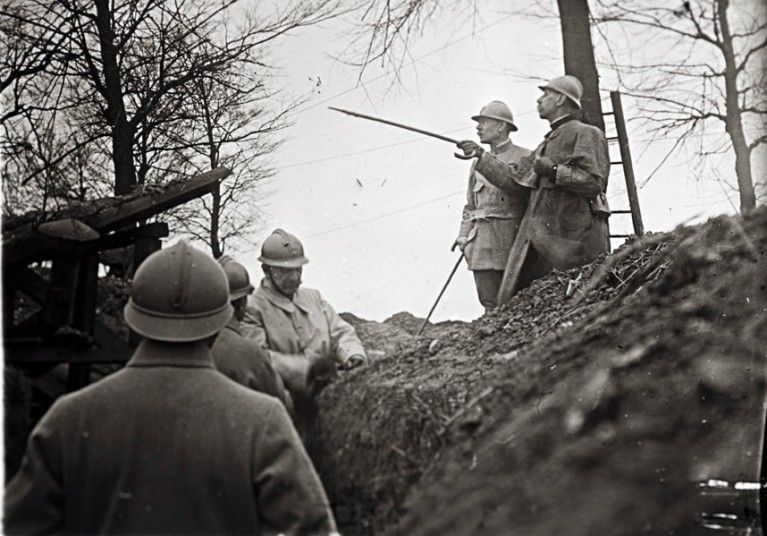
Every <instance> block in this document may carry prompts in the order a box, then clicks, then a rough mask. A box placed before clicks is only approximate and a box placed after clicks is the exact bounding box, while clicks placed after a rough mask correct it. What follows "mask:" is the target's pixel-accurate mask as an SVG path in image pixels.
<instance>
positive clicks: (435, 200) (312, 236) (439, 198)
mask: <svg viewBox="0 0 767 536" xmlns="http://www.w3.org/2000/svg"><path fill="white" fill-rule="evenodd" d="M464 193H466V192H465V190H460V191H457V192H453V193H450V194H447V195H443V196H442V197H437V198H436V199H429V200H428V201H423V202H421V203H417V204H415V205H410V206H409V207H403V208H400V209H397V210H393V211H392V212H387V213H385V214H379V215H378V216H373V217H372V218H367V219H364V220H359V221H356V222H353V223H350V224H349V225H342V226H341V227H335V228H333V229H327V230H325V231H321V232H319V233H315V234H312V235H309V236H307V237H306V238H314V237H317V236H322V235H326V234H330V233H335V232H336V231H342V230H344V229H348V228H350V227H356V226H358V225H362V224H365V223H370V222H372V221H376V220H380V219H382V218H388V217H389V216H394V215H395V214H399V213H401V212H406V211H408V210H413V209H414V208H419V207H422V206H424V205H428V204H430V203H435V202H437V201H442V200H443V199H448V198H450V197H453V196H456V195H458V194H464Z"/></svg>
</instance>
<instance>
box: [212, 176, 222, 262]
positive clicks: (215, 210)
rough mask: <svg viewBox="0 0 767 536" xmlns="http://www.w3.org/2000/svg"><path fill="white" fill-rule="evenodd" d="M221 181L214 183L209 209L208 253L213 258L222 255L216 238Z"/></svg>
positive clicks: (219, 216)
mask: <svg viewBox="0 0 767 536" xmlns="http://www.w3.org/2000/svg"><path fill="white" fill-rule="evenodd" d="M220 188H221V183H219V184H217V185H216V189H215V190H213V191H212V192H211V195H212V196H213V208H212V209H211V211H210V253H211V255H213V258H215V259H218V258H219V257H220V256H221V255H223V253H224V252H223V251H222V250H221V242H220V241H219V239H218V228H219V219H220V218H221V191H220Z"/></svg>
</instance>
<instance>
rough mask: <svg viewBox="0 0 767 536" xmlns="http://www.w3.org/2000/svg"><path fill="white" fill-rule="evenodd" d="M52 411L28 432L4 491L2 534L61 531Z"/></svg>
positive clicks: (58, 458) (61, 501) (60, 494)
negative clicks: (15, 466) (25, 442)
mask: <svg viewBox="0 0 767 536" xmlns="http://www.w3.org/2000/svg"><path fill="white" fill-rule="evenodd" d="M55 408H56V406H55V405H54V406H53V407H52V408H51V410H50V411H49V412H48V413H47V414H46V415H45V417H43V419H42V420H41V421H40V423H39V424H38V425H37V426H36V427H35V429H34V430H33V431H32V434H31V435H30V437H29V440H28V441H27V450H26V453H25V455H24V459H23V460H22V462H21V467H20V468H19V471H18V472H17V473H16V475H15V476H14V477H13V480H11V482H10V483H9V484H8V487H7V488H6V490H5V501H4V503H5V512H4V517H3V524H4V526H5V531H4V534H52V533H60V532H63V531H64V506H65V505H64V490H63V488H62V472H61V452H60V450H59V443H58V442H57V440H56V437H55V432H54V428H53V426H52V424H53V423H54V422H55V418H54V417H52V414H53V413H55Z"/></svg>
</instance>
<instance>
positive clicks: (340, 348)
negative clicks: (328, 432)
mask: <svg viewBox="0 0 767 536" xmlns="http://www.w3.org/2000/svg"><path fill="white" fill-rule="evenodd" d="M241 325H242V329H243V332H244V333H245V334H246V336H248V337H252V338H253V339H254V340H255V341H256V342H257V343H258V344H260V345H261V346H262V347H263V348H265V349H267V350H268V351H269V354H270V355H271V357H272V364H273V366H274V368H275V370H276V371H277V372H278V373H279V374H280V376H282V379H283V381H284V382H285V384H286V386H287V387H288V389H291V390H293V391H302V390H305V389H306V388H307V385H306V382H307V381H309V380H310V378H308V376H307V372H308V371H309V369H310V368H311V367H312V366H314V365H317V364H320V363H322V362H323V361H327V360H330V361H331V364H333V362H336V363H340V364H344V363H346V361H347V360H348V359H349V357H351V356H352V355H355V354H358V355H361V356H363V357H366V354H365V349H364V348H363V346H362V342H360V340H359V338H358V337H357V334H356V333H355V331H354V328H353V327H352V326H351V325H350V324H349V323H348V322H346V321H345V320H344V319H343V318H341V317H340V316H339V315H338V313H337V312H336V311H335V309H333V307H332V306H331V305H330V304H329V303H328V302H327V301H325V300H324V299H323V298H322V296H321V295H320V293H319V292H318V291H316V290H314V289H309V288H303V287H301V288H299V289H298V290H297V291H296V293H295V294H294V296H293V299H289V298H287V297H285V296H283V295H282V294H280V293H279V292H278V291H277V290H276V289H275V288H274V286H273V284H272V282H271V281H270V280H269V279H268V278H264V279H263V280H262V281H261V285H260V286H259V287H258V288H257V289H256V291H255V292H254V293H253V294H251V295H250V296H248V306H247V312H246V314H245V318H244V319H243V321H242V323H241ZM333 366H335V365H333Z"/></svg>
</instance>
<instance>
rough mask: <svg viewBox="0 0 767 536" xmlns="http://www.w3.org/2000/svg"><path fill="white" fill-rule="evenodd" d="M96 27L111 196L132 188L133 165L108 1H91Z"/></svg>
mask: <svg viewBox="0 0 767 536" xmlns="http://www.w3.org/2000/svg"><path fill="white" fill-rule="evenodd" d="M95 4H96V27H97V28H98V32H99V42H100V44H101V61H102V63H103V69H104V87H105V95H104V97H105V98H106V101H107V119H108V121H109V123H110V126H111V127H112V160H113V161H114V166H115V194H116V195H121V194H125V193H127V192H129V191H130V189H131V188H132V187H133V186H134V185H135V184H136V167H135V165H134V163H133V134H134V130H135V127H133V126H132V125H131V124H130V122H129V121H128V118H127V116H126V112H125V103H124V102H123V93H122V79H121V77H120V69H119V67H118V64H117V48H116V47H115V45H114V40H115V34H114V31H113V30H112V13H111V11H110V8H109V0H95Z"/></svg>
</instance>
